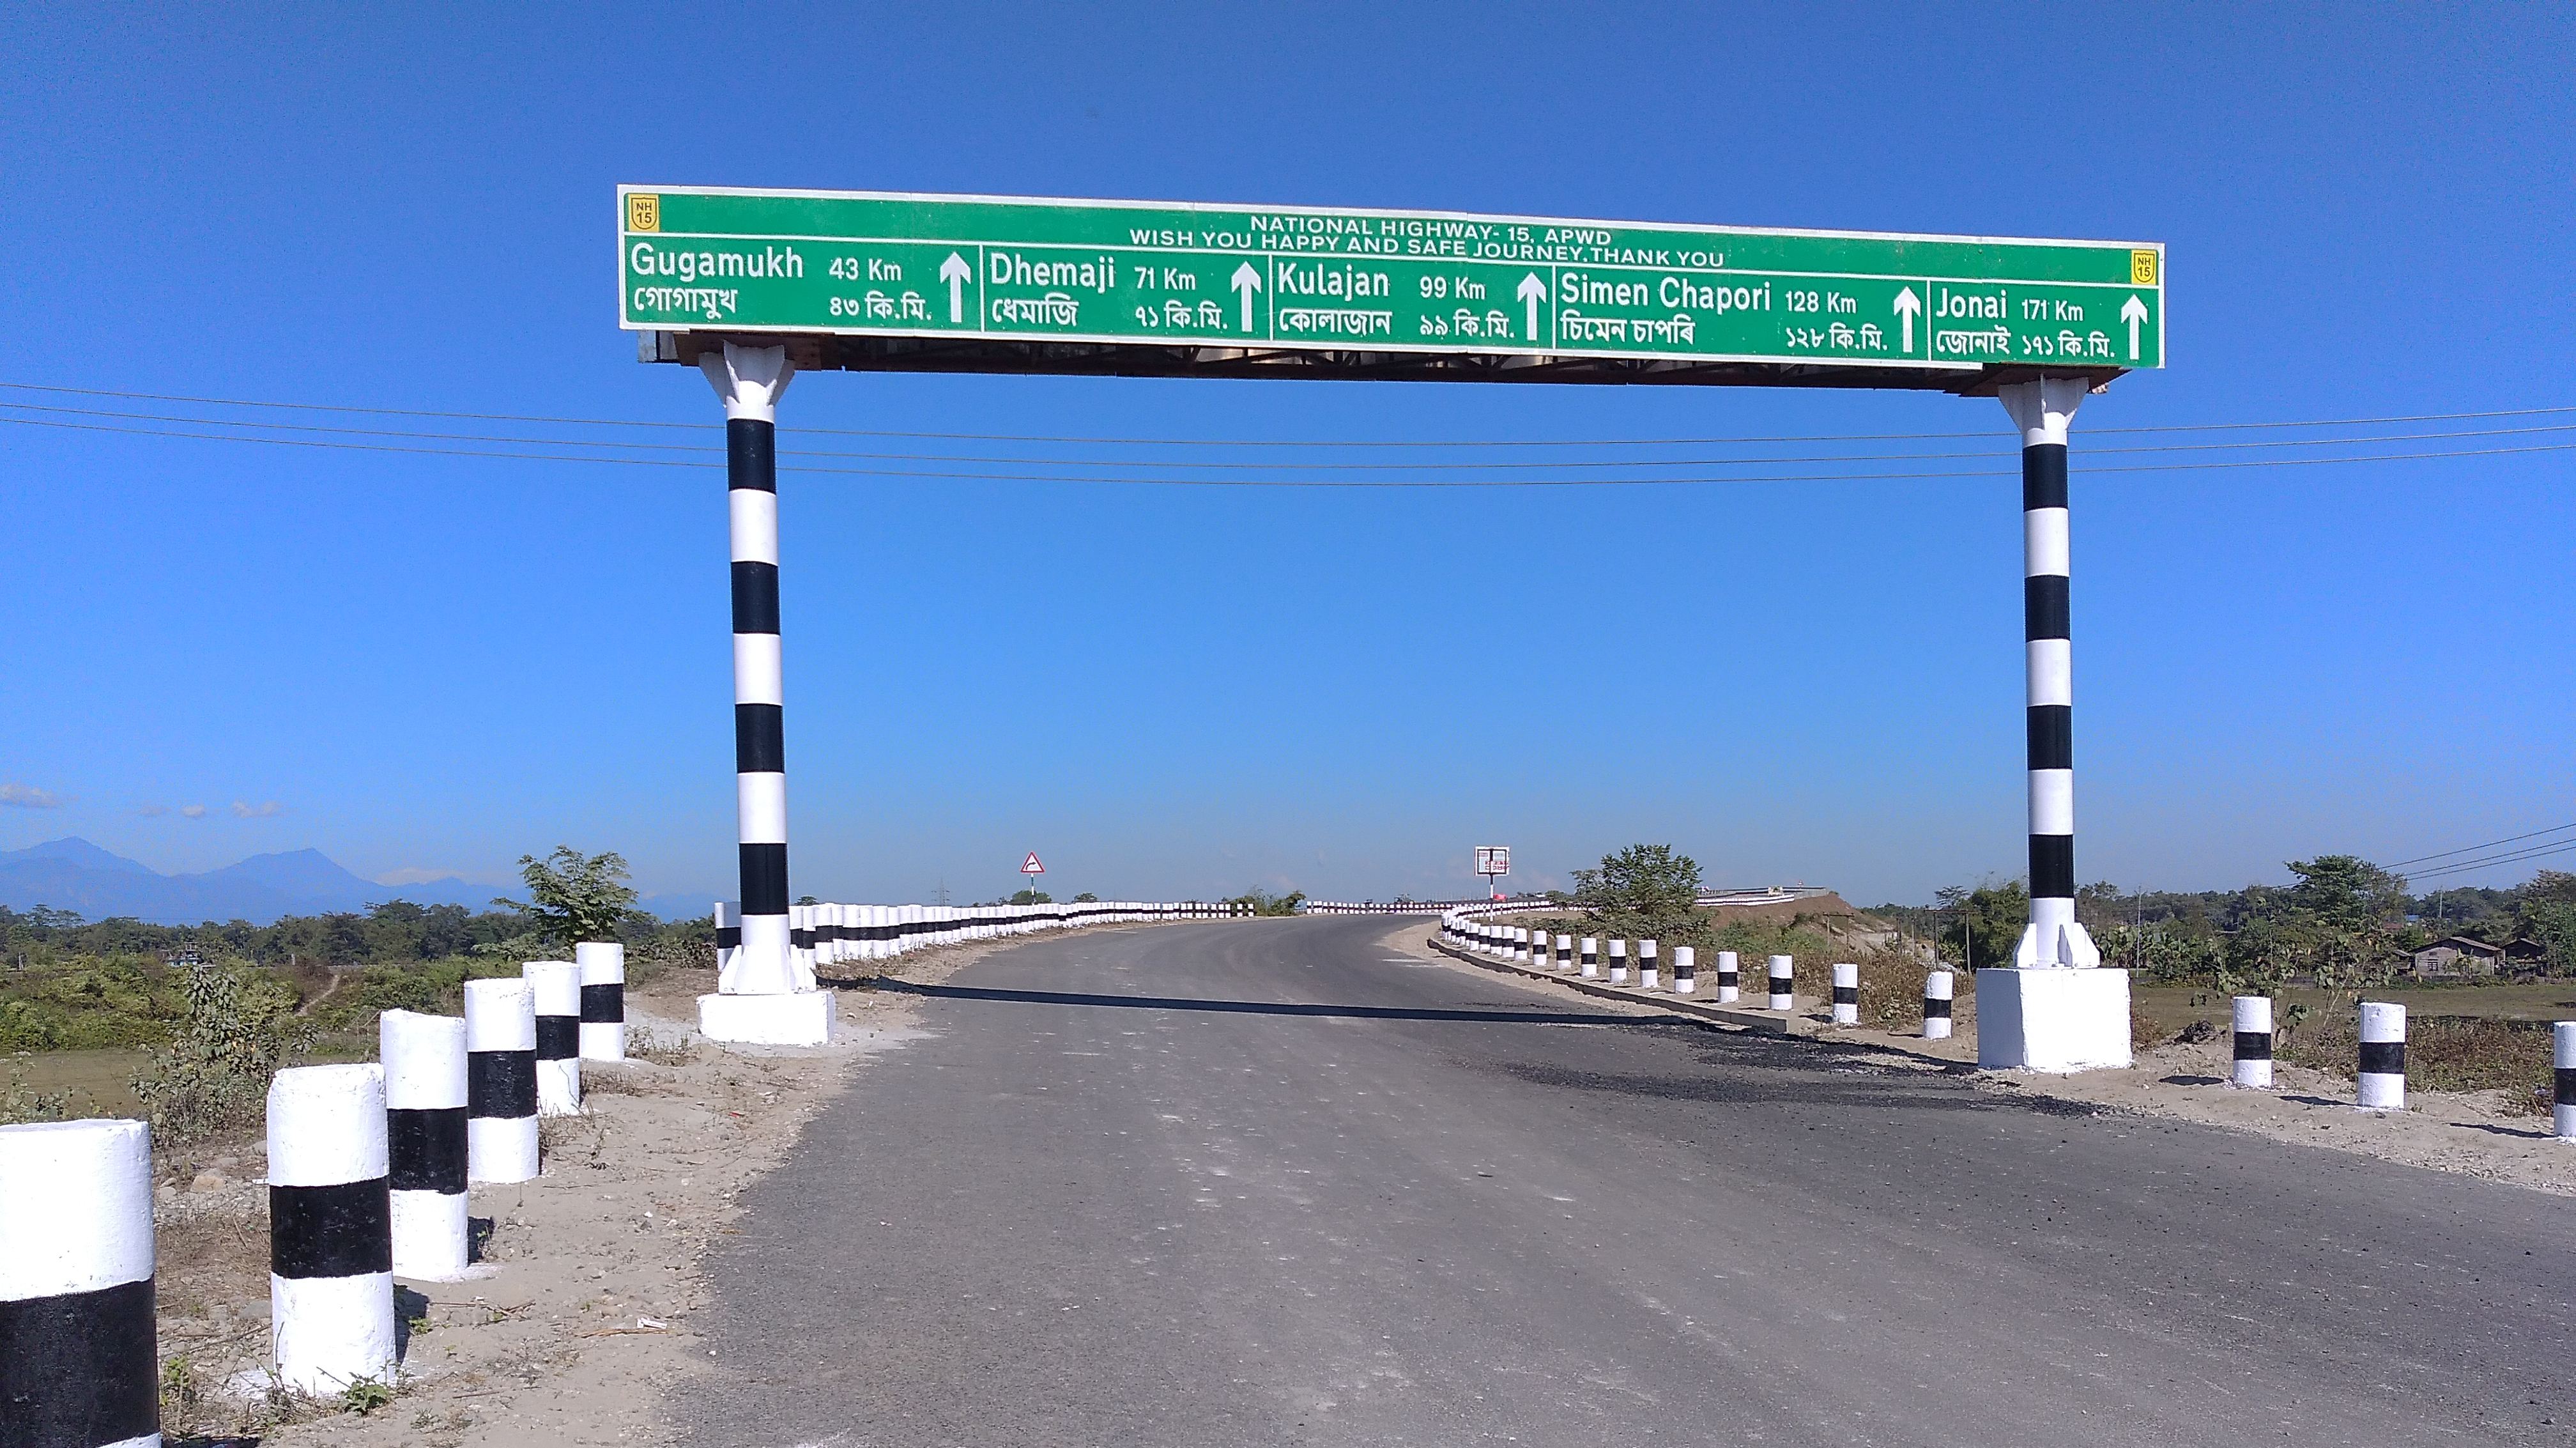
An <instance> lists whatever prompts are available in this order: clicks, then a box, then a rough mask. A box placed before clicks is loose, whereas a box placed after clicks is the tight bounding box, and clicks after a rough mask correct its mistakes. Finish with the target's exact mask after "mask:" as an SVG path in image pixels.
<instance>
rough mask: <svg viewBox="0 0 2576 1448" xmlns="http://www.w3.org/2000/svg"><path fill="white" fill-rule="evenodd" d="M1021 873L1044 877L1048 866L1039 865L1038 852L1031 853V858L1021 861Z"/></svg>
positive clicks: (1032, 851)
mask: <svg viewBox="0 0 2576 1448" xmlns="http://www.w3.org/2000/svg"><path fill="white" fill-rule="evenodd" d="M1020 873H1021V874H1023V875H1043V874H1045V873H1046V866H1044V865H1041V864H1039V863H1038V852H1037V851H1035V850H1031V851H1029V857H1028V858H1027V859H1025V860H1022V861H1020Z"/></svg>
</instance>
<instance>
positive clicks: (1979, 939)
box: [1934, 880, 2030, 970]
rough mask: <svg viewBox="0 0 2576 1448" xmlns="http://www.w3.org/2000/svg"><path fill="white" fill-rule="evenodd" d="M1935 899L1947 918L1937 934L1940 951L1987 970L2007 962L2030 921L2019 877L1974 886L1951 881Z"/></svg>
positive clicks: (2025, 892) (2024, 888) (2027, 899)
mask: <svg viewBox="0 0 2576 1448" xmlns="http://www.w3.org/2000/svg"><path fill="white" fill-rule="evenodd" d="M1934 898H1936V899H1938V900H1939V901H1940V902H1941V908H1942V911H1943V913H1944V914H1945V915H1947V916H1948V917H1949V918H1948V920H1947V922H1946V923H1945V924H1944V927H1943V929H1942V937H1941V946H1940V950H1941V954H1942V955H1943V956H1944V957H1945V958H1953V959H1957V960H1958V961H1959V963H1960V964H1961V965H1963V966H1972V967H1974V968H1976V969H1979V970H1991V969H1993V968H1995V967H1997V966H2006V965H2010V964H2012V962H2013V952H2014V951H2015V950H2018V949H2020V948H2021V932H2022V927H2023V926H2026V925H2028V924H2029V923H2030V887H2029V886H2027V885H2024V884H2023V883H2022V882H2021V881H2019V880H2006V881H2005V882H2003V883H2002V884H2000V885H1996V884H1991V883H1989V884H1984V885H1979V886H1977V887H1976V888H1974V889H1970V888H1968V887H1967V886H1964V885H1951V886H1947V887H1945V888H1943V889H1942V890H1940V891H1938V892H1937V893H1936V895H1935V897H1934Z"/></svg>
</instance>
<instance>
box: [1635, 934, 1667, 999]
mask: <svg viewBox="0 0 2576 1448" xmlns="http://www.w3.org/2000/svg"><path fill="white" fill-rule="evenodd" d="M1663 988H1664V965H1663V962H1662V961H1661V960H1659V959H1657V958H1656V944H1655V942H1654V941H1651V940H1640V941H1638V942H1637V989H1639V990H1662V989H1663Z"/></svg>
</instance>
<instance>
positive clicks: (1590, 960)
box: [1583, 935, 1601, 980]
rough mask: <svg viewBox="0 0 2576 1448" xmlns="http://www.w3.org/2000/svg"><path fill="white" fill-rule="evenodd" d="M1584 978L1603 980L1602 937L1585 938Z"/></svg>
mask: <svg viewBox="0 0 2576 1448" xmlns="http://www.w3.org/2000/svg"><path fill="white" fill-rule="evenodd" d="M1583 978H1584V979H1585V980H1599V979H1600V978H1601V937H1599V936H1597V935H1587V936H1585V937H1583Z"/></svg>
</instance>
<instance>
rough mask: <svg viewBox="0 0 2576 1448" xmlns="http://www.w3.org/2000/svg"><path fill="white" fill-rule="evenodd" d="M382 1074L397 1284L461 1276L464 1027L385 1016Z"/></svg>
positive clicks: (442, 1019) (379, 1027)
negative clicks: (399, 1280)
mask: <svg viewBox="0 0 2576 1448" xmlns="http://www.w3.org/2000/svg"><path fill="white" fill-rule="evenodd" d="M376 1032H377V1037H378V1042H379V1050H378V1057H379V1059H380V1060H381V1061H382V1062H383V1064H384V1068H385V1184H386V1186H387V1187H388V1188H389V1189H390V1191H391V1193H392V1218H391V1220H392V1223H393V1264H394V1266H393V1270H394V1275H395V1276H397V1277H409V1278H412V1279H414V1280H417V1281H430V1282H452V1281H455V1280H456V1279H458V1278H460V1277H463V1276H464V1275H465V1267H466V1257H467V1251H466V1224H465V1216H466V1213H465V1113H466V1110H467V1107H466V1100H465V1023H464V1022H463V1021H461V1020H458V1019H457V1018H456V1017H454V1016H424V1015H419V1014H416V1013H414V1012H411V1011H387V1012H385V1013H384V1014H383V1015H381V1016H379V1017H377V1018H376Z"/></svg>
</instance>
